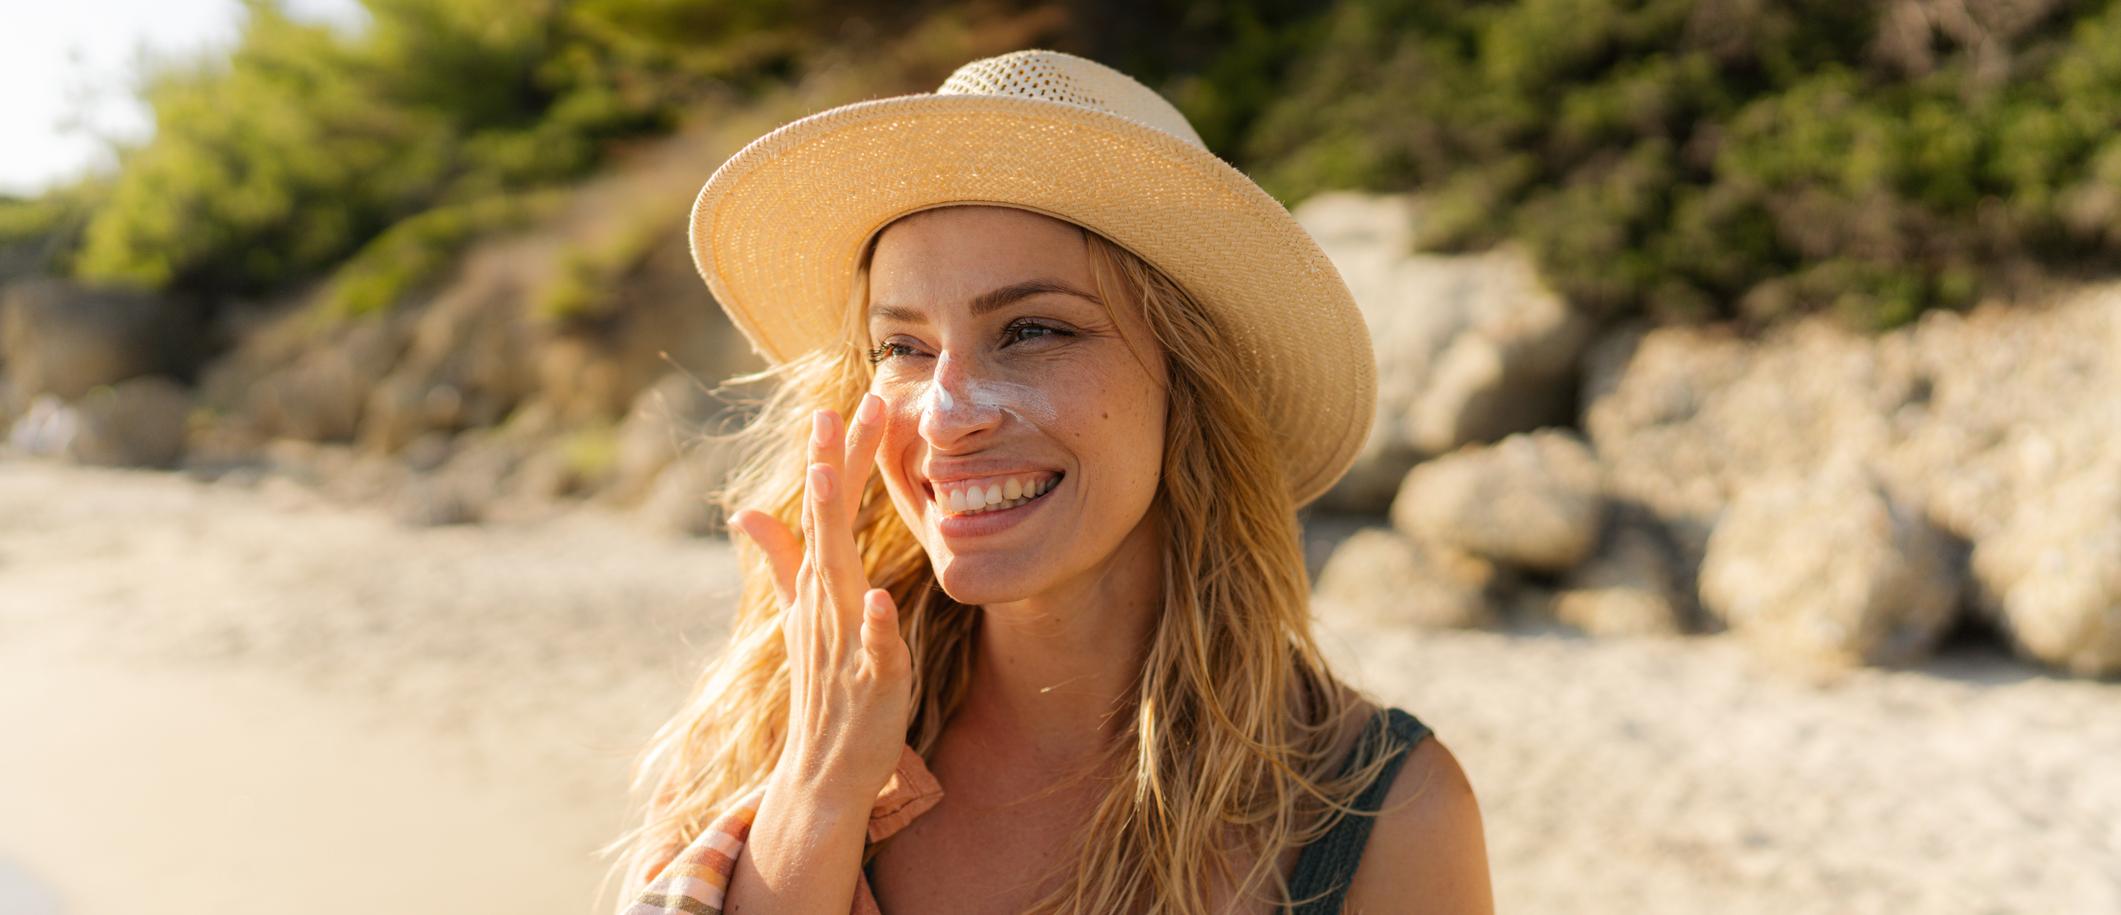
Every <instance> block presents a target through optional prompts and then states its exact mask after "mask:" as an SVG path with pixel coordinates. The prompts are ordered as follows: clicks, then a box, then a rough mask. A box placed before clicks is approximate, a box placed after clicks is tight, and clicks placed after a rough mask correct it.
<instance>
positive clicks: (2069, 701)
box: [0, 460, 2121, 915]
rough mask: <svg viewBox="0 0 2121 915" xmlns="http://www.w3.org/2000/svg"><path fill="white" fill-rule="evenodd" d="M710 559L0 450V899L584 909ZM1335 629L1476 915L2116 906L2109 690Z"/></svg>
mask: <svg viewBox="0 0 2121 915" xmlns="http://www.w3.org/2000/svg"><path fill="white" fill-rule="evenodd" d="M730 574H731V569H730V563H729V556H728V552H727V550H726V548H725V547H723V546H721V545H720V544H718V543H714V542H689V543H688V542H676V541H671V540H668V539H665V538H662V537H659V536H656V535H652V534H648V533H645V532H642V531H640V530H638V529H636V528H635V527H633V526H631V525H630V524H628V523H627V522H626V521H624V520H623V519H618V518H613V517H610V516H605V515H601V514H597V513H594V512H588V511H583V512H577V513H573V514H569V515H565V516H560V517H556V518H551V519H547V520H542V521H534V522H524V523H520V524H511V525H491V526H486V527H476V528H445V529H412V528H406V527H402V526H399V525H397V524H396V523H394V522H392V521H390V520H389V519H388V518H387V517H385V516H384V515H383V514H381V513H379V512H370V511H359V510H348V509H344V508H338V507H333V506H329V505H325V504H322V503H320V502H318V501H317V500H315V499H312V498H310V497H309V496H308V495H307V494H306V493H305V492H304V491H302V490H300V489H297V488H294V487H293V486H291V485H282V484H275V483H271V482H268V484H267V485H266V486H265V487H264V488H263V489H262V490H256V491H252V490H239V489H233V488H229V487H217V486H210V485H202V484H198V483H194V482H191V481H189V480H186V479H184V478H182V477H179V476H175V475H170V474H156V473H129V472H118V471H99V470H86V469H79V468H71V467H64V466H58V465H52V464H45V463H26V462H22V461H19V460H13V461H9V460H0V912H5V913H7V915H42V913H46V912H67V913H73V915H101V913H118V912H134V911H143V910H146V911H154V912H157V913H169V915H192V913H202V915H203V913H208V912H211V913H215V915H242V913H250V912H285V911H291V910H299V911H303V912H305V913H318V915H324V913H337V912H348V913H352V912H362V913H373V912H386V911H387V912H404V913H428V912H432V913H444V912H451V913H454V912H493V913H502V912H506V913H510V915H532V913H543V912H552V913H580V912H586V911H591V910H592V905H593V903H595V902H596V901H597V900H599V899H601V898H602V897H601V896H599V895H598V885H597V884H598V880H599V878H600V877H601V876H602V873H603V862H602V861H601V860H599V859H597V858H595V857H594V856H593V855H592V849H594V848H595V847H596V846H597V845H598V844H600V843H602V842H603V841H605V840H606V839H608V838H610V837H611V836H612V835H613V834H614V832H615V830H616V829H618V828H619V827H620V826H621V825H622V821H621V816H622V814H623V812H624V811H623V800H624V799H623V794H622V792H623V786H624V779H625V775H626V770H627V767H628V764H629V762H630V758H631V756H632V754H633V753H634V752H635V751H636V750H637V749H638V748H639V744H640V742H641V741H642V740H643V739H644V738H645V737H646V735H647V733H648V732H649V731H650V730H651V729H652V728H653V727H654V726H655V724H656V723H658V722H659V721H660V720H661V719H662V718H663V717H664V716H665V715H666V714H667V713H668V712H669V711H670V709H671V707H672V705H673V704H674V703H675V702H676V701H678V699H679V698H680V696H681V694H682V693H683V691H684V689H685V687H686V686H687V684H688V683H689V681H690V678H691V668H692V666H693V665H694V664H696V663H697V660H698V659H699V658H700V657H701V656H702V655H703V654H704V653H706V652H708V651H711V650H713V648H714V647H715V646H716V645H717V644H718V638H719V615H720V614H721V613H722V612H723V607H724V606H725V605H726V596H727V594H728V593H729V592H730V591H731V590H732V587H733V585H732V582H731V580H730ZM1327 640H1328V642H1329V643H1330V645H1331V646H1332V650H1333V651H1334V652H1335V653H1336V654H1337V655H1338V656H1339V657H1341V658H1343V659H1344V660H1345V662H1346V663H1347V665H1348V670H1349V672H1350V673H1351V675H1353V676H1355V678H1356V679H1358V680H1359V681H1360V682H1363V683H1364V684H1365V685H1367V686H1369V687H1371V688H1373V689H1374V690H1375V691H1377V692H1378V693H1379V694H1380V695H1381V696H1382V697H1383V698H1385V699H1388V700H1390V701H1393V702H1395V703H1398V704H1400V705H1402V706H1404V707H1406V708H1408V709H1409V710H1411V711H1413V712H1414V713H1415V714H1417V715H1419V716H1421V717H1422V718H1423V719H1424V720H1426V721H1428V722H1429V723H1430V724H1431V725H1433V726H1434V727H1435V728H1436V729H1437V731H1438V732H1439V733H1440V734H1441V735H1442V736H1443V737H1444V739H1445V740H1446V741H1447V742H1448V743H1449V744H1450V746H1451V747H1452V749H1453V751H1454V752H1456V753H1457V754H1458V756H1459V758H1460V760H1461V761H1463V763H1464V764H1465V766H1466V768H1467V770H1468V772H1469V773H1470V774H1471V776H1472V778H1473V780H1474V783H1475V786H1476V788H1477V789H1478V790H1479V792H1480V796H1481V799H1482V804H1483V807H1484V809H1485V812H1486V815H1487V822H1488V840H1489V849H1490V855H1491V858H1492V863H1493V867H1494V876H1495V883H1496V888H1497V895H1498V900H1499V902H1500V903H1501V905H1502V908H1503V910H1504V911H1509V912H1616V913H1619V912H1626V913H1637V912H1644V913H1663V912H1671V913H1680V912H1687V913H1694V912H1705V911H1716V912H1755V911H1757V912H1778V913H1782V912H1945V913H1959V912H1965V913H1991V912H2027V913H2034V912H2038V913H2079V912H2081V913H2111V912H2121V685H2114V684H2103V685H2102V684H2092V683H2081V682H2072V681H2068V680H2062V679H2057V678H2053V677H2049V676H2047V675H2045V674H2043V673H2040V672H2038V671H2036V670H2034V669H2032V668H2029V667H2026V666H2024V665H2021V664H2018V663H2016V662H2013V661H2010V660H2008V659H2006V658H2002V657H2000V656H1998V655H1997V654H1996V653H1994V652H1992V651H1983V650H1979V649H1961V650H1959V651H1958V652H1956V653H1955V654H1953V655H1950V656H1947V657H1946V658H1944V659H1942V660H1940V661H1939V662H1936V663H1933V664H1931V665H1929V666H1927V667H1925V668H1924V669H1922V670H1921V671H1916V672H1877V671H1871V672H1863V673H1860V674H1858V675H1855V676H1853V677H1850V678H1847V679H1846V680H1845V681H1843V682H1841V683H1838V684H1835V685H1832V686H1810V685H1805V684H1803V683H1800V682H1797V681H1794V680H1792V679H1789V678H1787V677H1785V676H1782V675H1778V674H1774V673H1771V672H1768V671H1766V670H1764V669H1761V668H1759V667H1758V666H1757V665H1755V664H1754V663H1752V662H1751V660H1750V659H1749V658H1748V656H1747V655H1746V654H1745V653H1744V652H1743V651H1742V650H1741V646H1738V645H1735V644H1732V643H1730V642H1729V641H1728V640H1727V639H1724V638H1722V637H1710V638H1695V639H1685V640H1646V641H1591V640H1585V639H1577V638H1570V637H1566V636H1560V635H1553V634H1538V633H1516V634H1496V633H1452V634H1417V633H1379V632H1368V631H1357V630H1353V629H1334V630H1332V631H1330V632H1329V633H1328V634H1327Z"/></svg>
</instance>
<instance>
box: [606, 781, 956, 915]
mask: <svg viewBox="0 0 2121 915" xmlns="http://www.w3.org/2000/svg"><path fill="white" fill-rule="evenodd" d="M759 796H760V795H759V793H758V792H753V793H752V794H750V795H748V796H746V797H745V798H743V799H742V800H741V801H739V802H738V803H737V804H736V806H734V807H732V808H730V809H729V810H728V812H726V813H723V814H722V815H721V816H719V817H716V818H715V820H714V822H712V823H709V824H708V825H707V828H706V829H705V830H704V831H702V832H701V833H700V834H699V836H698V837H697V838H695V839H693V840H692V843H691V844H689V845H685V846H682V847H678V846H673V847H671V848H670V849H669V855H668V857H666V858H664V859H663V861H662V863H660V864H656V865H653V866H651V867H649V868H648V871H647V873H648V885H647V886H645V887H643V888H642V890H641V892H640V894H639V895H638V896H636V897H634V902H633V905H631V906H629V907H627V909H626V910H625V912H624V913H623V915H722V896H723V894H724V893H726V892H728V890H729V876H730V874H732V873H735V871H736V859H737V856H738V855H739V854H741V853H742V852H743V850H744V839H745V838H746V837H747V836H749V835H750V834H751V821H752V819H753V818H754V817H756V816H758V812H759ZM942 799H943V786H942V785H941V784H939V783H937V782H936V780H935V775H934V774H933V773H931V772H929V771H928V765H927V763H925V762H923V761H922V760H921V757H920V754H918V753H915V752H913V748H912V747H906V748H904V749H903V750H901V751H899V759H898V767H897V769H896V770H895V771H893V772H892V773H891V780H890V781H888V782H886V783H884V790H883V791H881V792H878V793H877V797H876V806H874V807H872V808H870V810H869V829H868V841H869V844H872V845H873V844H875V843H877V842H881V841H883V840H884V839H885V838H886V837H888V836H890V835H891V834H892V833H895V832H898V831H899V830H901V829H904V828H906V824H908V823H911V822H913V820H914V818H916V817H918V816H920V815H921V814H923V813H926V812H928V809H929V808H931V807H934V806H935V805H936V803H937V802H939V801H941V800H942ZM852 915H882V913H881V911H880V910H878V908H877V905H876V895H875V894H874V893H872V892H870V890H869V878H868V876H867V875H864V874H859V873H857V875H856V877H855V888H854V908H853V911H852Z"/></svg>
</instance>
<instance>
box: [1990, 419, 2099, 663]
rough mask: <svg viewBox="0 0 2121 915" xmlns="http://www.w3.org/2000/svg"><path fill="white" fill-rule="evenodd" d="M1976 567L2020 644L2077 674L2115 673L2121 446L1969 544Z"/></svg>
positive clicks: (2020, 647)
mask: <svg viewBox="0 0 2121 915" xmlns="http://www.w3.org/2000/svg"><path fill="white" fill-rule="evenodd" d="M1973 570H1974V576H1975V582H1976V585H1977V593H1978V594H1979V595H1980V598H1981V601H1982V605H1983V607H1984V609H1986V610H1987V611H1988V612H1989V613H1990V614H1991V615H1993V616H1994V617H1995V618H1996V619H1998V620H2000V621H2001V622H2002V624H2003V629H2004V631H2005V632H2007V633H2008V634H2009V636H2010V638H2011V640H2012V642H2013V643H2014V644H2015V645H2016V646H2017V648H2018V650H2019V651H2021V652H2023V653H2025V654H2026V655H2028V656H2030V657H2033V658H2037V659H2039V660H2041V661H2044V662H2046V663H2049V664H2053V665H2055V666H2056V667H2060V668H2062V669H2064V670H2067V671H2070V672H2071V673H2075V674H2078V675H2082V676H2114V675H2116V674H2121V453H2115V454H2113V455H2112V456H2111V459H2110V460H2108V461H2106V462H2104V463H2102V464H2098V465H2094V466H2092V467H2089V468H2086V469H2084V470H2082V471H2079V472H2077V473H2075V474H2072V475H2070V476H2069V477H2066V478H2064V479H2061V480H2058V481H2056V482H2055V483H2054V484H2053V485H2051V486H2050V487H2049V488H2048V489H2047V491H2046V492H2045V493H2044V494H2042V496H2041V498H2040V499H2038V500H2037V501H2034V502H2029V503H2027V504H2025V505H2024V506H2021V507H2020V508H2019V509H2018V510H2017V512H2015V513H2014V514H2013V516H2012V517H2011V519H2010V521H2008V522H2007V523H2005V524H2004V525H2003V527H2002V528H2001V529H1999V530H1997V531H1996V532H1995V533H1993V534H1991V535H1989V536H1987V537H1984V538H1982V540H1981V543H1980V544H1979V545H1978V546H1977V547H1975V549H1974V554H1973Z"/></svg>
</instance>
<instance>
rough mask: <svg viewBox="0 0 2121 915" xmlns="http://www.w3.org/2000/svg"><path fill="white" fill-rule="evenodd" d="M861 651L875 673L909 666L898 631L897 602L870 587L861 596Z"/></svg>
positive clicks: (904, 642)
mask: <svg viewBox="0 0 2121 915" xmlns="http://www.w3.org/2000/svg"><path fill="white" fill-rule="evenodd" d="M862 604H863V609H862V650H863V651H865V652H867V653H868V655H869V659H870V660H871V661H872V662H874V663H875V664H876V666H877V668H878V669H879V670H886V671H897V670H900V669H902V667H903V666H904V665H907V664H910V663H911V660H910V658H909V656H908V652H909V650H908V649H907V648H906V639H905V637H904V636H901V635H899V631H898V603H897V602H896V601H893V600H892V599H891V592H889V591H886V590H884V589H882V588H870V589H869V591H868V592H867V593H865V594H863V595H862Z"/></svg>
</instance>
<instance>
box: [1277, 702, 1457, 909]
mask: <svg viewBox="0 0 2121 915" xmlns="http://www.w3.org/2000/svg"><path fill="white" fill-rule="evenodd" d="M1428 735H1429V727H1428V725H1425V724H1422V723H1421V721H1420V719H1417V718H1415V717H1414V716H1413V715H1410V714H1407V713H1406V712H1405V711H1403V710H1401V709H1399V708H1396V707H1394V708H1387V709H1384V710H1382V711H1380V712H1379V713H1378V715H1377V717H1375V718H1372V719H1370V722H1369V724H1368V725H1366V726H1364V728H1363V731H1362V735H1361V736H1360V737H1358V738H1356V742H1355V749H1354V750H1353V751H1351V752H1349V754H1348V761H1347V762H1346V763H1345V764H1343V765H1342V766H1341V770H1340V774H1341V775H1342V776H1346V775H1347V774H1348V773H1351V772H1354V771H1356V770H1358V769H1361V768H1362V767H1363V766H1366V765H1369V764H1370V763H1371V762H1372V761H1373V760H1375V759H1376V758H1377V757H1378V756H1379V755H1380V754H1382V755H1385V756H1386V757H1387V759H1386V762H1385V764H1384V767H1383V768H1381V769H1379V770H1378V772H1377V779H1376V780H1375V781H1373V782H1371V783H1370V784H1369V785H1368V786H1367V787H1365V788H1364V789H1363V791H1362V794H1360V795H1358V796H1357V797H1356V798H1355V800H1354V802H1353V806H1354V808H1355V809H1356V810H1359V811H1362V812H1363V813H1365V814H1372V813H1376V812H1377V811H1378V809H1379V808H1382V807H1383V806H1384V802H1385V793H1386V792H1388V791H1390V790H1391V788H1392V779H1393V778H1394V777H1395V776H1397V775H1398V774H1399V767H1400V765H1401V764H1403V763H1405V762H1406V761H1407V754H1408V753H1410V752H1412V751H1413V749H1414V747H1415V746H1416V745H1418V744H1420V743H1421V741H1422V739H1423V738H1425V737H1427V736H1428ZM1376 822H1377V818H1376V817H1374V816H1354V815H1344V816H1341V817H1340V819H1339V820H1338V821H1336V822H1335V823H1334V824H1333V826H1332V827H1331V828H1330V829H1328V830H1327V831H1326V833H1325V834H1324V835H1321V836H1319V837H1318V838H1317V839H1315V840H1313V841H1312V842H1311V844H1309V845H1306V846H1304V850H1303V851H1302V852H1301V853H1299V854H1298V856H1297V859H1296V870H1295V872H1294V873H1292V874H1291V875H1290V876H1289V898H1290V899H1292V900H1295V904H1294V905H1293V906H1292V907H1291V908H1290V909H1289V910H1288V911H1289V912H1290V913H1291V915H1336V913H1338V912H1339V911H1340V909H1341V905H1342V904H1343V902H1345V901H1346V898H1347V895H1348V884H1349V883H1350V882H1352V881H1353V880H1354V879H1355V867H1356V865H1358V864H1361V863H1362V850H1363V846H1365V845H1368V844H1369V842H1370V828H1371V827H1372V826H1374V825H1376Z"/></svg>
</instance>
